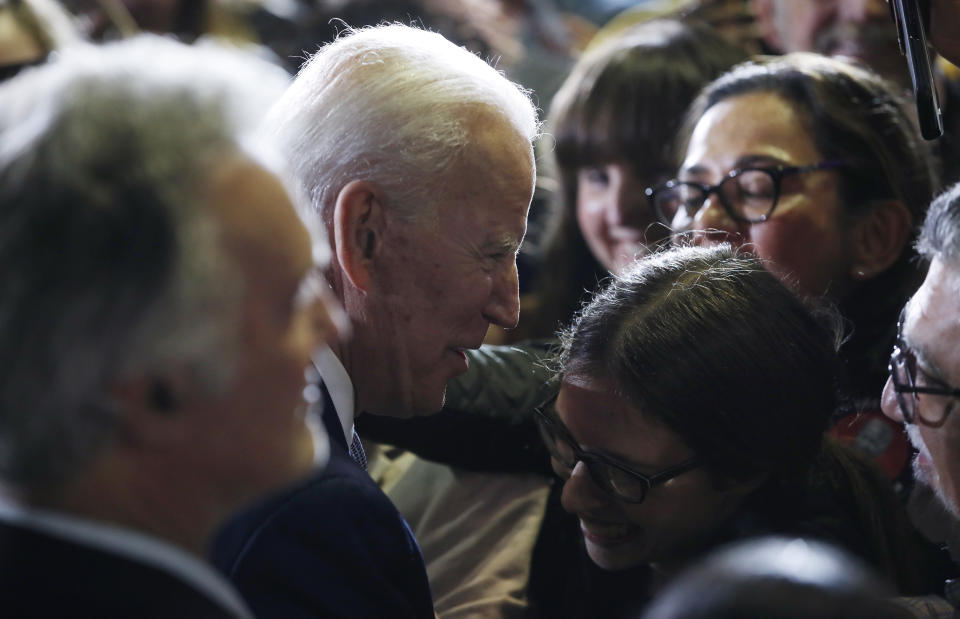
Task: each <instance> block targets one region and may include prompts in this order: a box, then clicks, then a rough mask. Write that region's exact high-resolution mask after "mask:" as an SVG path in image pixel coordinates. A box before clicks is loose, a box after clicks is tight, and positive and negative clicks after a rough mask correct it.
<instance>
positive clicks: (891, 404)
mask: <svg viewBox="0 0 960 619" xmlns="http://www.w3.org/2000/svg"><path fill="white" fill-rule="evenodd" d="M880 409H881V410H882V411H883V414H884V415H886V416H887V417H889V418H890V419H893V420H894V421H896V422H898V423H904V419H903V411H902V410H900V402H898V401H897V394H896V392H895V391H894V390H893V379H892V378H890V377H887V382H886V384H884V386H883V394H882V395H881V396H880Z"/></svg>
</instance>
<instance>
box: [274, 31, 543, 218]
mask: <svg viewBox="0 0 960 619" xmlns="http://www.w3.org/2000/svg"><path fill="white" fill-rule="evenodd" d="M491 113H492V114H493V115H494V117H500V118H503V119H504V120H505V121H506V122H509V123H510V125H511V126H512V127H514V128H515V129H516V130H517V132H518V133H519V134H520V135H523V136H524V137H526V138H528V139H530V140H533V139H534V138H535V137H536V136H537V133H538V131H539V124H538V121H537V113H536V110H535V108H534V107H533V104H532V103H531V102H530V98H529V96H528V94H527V92H526V91H524V89H523V88H521V87H520V86H518V85H516V84H513V83H511V82H510V81H508V80H507V79H506V78H505V77H504V76H503V75H502V74H501V73H499V72H498V71H496V70H495V69H494V68H492V67H491V66H490V65H488V64H487V63H485V62H484V61H483V60H482V59H481V58H479V57H478V56H476V55H474V54H472V53H471V52H469V51H467V50H466V49H464V48H462V47H457V46H456V45H454V44H453V43H451V42H450V41H448V40H446V39H444V38H443V37H442V36H441V35H439V34H436V33H433V32H427V31H423V30H419V29H416V28H411V27H408V26H403V25H400V24H393V25H384V26H375V27H369V28H363V29H359V30H352V29H349V30H347V31H346V32H345V33H344V34H343V35H342V36H340V37H339V38H338V39H337V40H336V41H334V42H332V43H330V44H328V45H326V46H324V47H323V48H321V49H320V51H319V52H318V53H317V54H315V55H314V56H313V57H312V58H311V59H310V61H309V62H307V64H306V65H304V67H303V68H302V69H301V70H300V73H299V74H298V75H297V79H296V80H295V81H294V83H293V85H292V86H291V87H290V89H288V90H287V92H286V94H285V95H284V96H283V98H282V99H281V100H280V102H279V103H278V104H277V105H276V107H275V108H274V109H273V110H272V111H271V114H270V117H269V118H268V121H267V124H266V126H267V127H268V128H269V130H271V131H273V132H275V135H276V137H277V138H278V143H279V144H280V145H281V147H282V148H284V150H285V154H286V155H287V156H288V157H289V158H290V160H291V161H292V165H293V166H294V173H295V174H296V176H297V178H298V179H299V180H300V182H301V183H302V184H303V188H304V190H305V192H306V194H307V195H308V196H309V198H310V201H311V204H312V206H313V209H314V210H315V211H316V212H318V213H322V214H324V216H325V218H326V217H329V209H330V207H331V206H332V204H333V201H334V200H335V199H336V196H337V195H338V194H339V192H340V190H341V189H342V188H343V187H344V186H345V185H346V184H347V183H349V182H350V181H351V180H356V179H365V180H371V181H374V182H377V183H379V184H381V185H382V186H383V187H384V189H385V191H386V192H387V194H388V195H389V196H390V197H391V199H392V201H393V202H395V203H396V204H394V205H393V206H392V208H394V212H395V213H396V214H397V215H399V216H401V217H404V218H407V219H414V218H416V216H417V215H419V214H420V212H422V211H423V209H424V206H422V205H423V204H434V203H435V202H436V200H435V197H434V196H435V194H436V189H437V180H436V179H437V178H438V177H439V176H440V175H441V174H442V173H443V172H444V170H446V169H447V167H448V166H449V165H450V163H451V162H452V161H453V160H454V159H455V158H456V155H457V154H458V152H460V150H461V149H462V148H463V147H464V146H465V145H466V144H468V143H469V142H470V138H471V135H470V128H471V123H474V122H476V120H477V119H478V118H483V117H484V115H485V114H491ZM430 198H434V199H430Z"/></svg>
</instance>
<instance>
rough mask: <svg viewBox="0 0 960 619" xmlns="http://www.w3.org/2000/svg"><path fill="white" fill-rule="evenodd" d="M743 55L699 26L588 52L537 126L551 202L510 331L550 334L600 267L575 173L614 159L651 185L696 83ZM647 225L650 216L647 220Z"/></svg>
mask: <svg viewBox="0 0 960 619" xmlns="http://www.w3.org/2000/svg"><path fill="white" fill-rule="evenodd" d="M746 57H747V56H746V52H745V51H743V50H742V49H740V48H738V47H735V46H733V45H731V44H730V43H728V42H726V41H725V40H724V39H722V38H721V37H720V35H719V34H717V33H716V32H714V31H713V30H712V29H711V28H709V27H708V26H705V25H701V24H696V23H686V22H680V21H671V20H657V21H651V22H647V23H643V24H639V25H637V26H633V27H630V28H628V29H626V30H623V31H620V32H617V33H615V34H612V35H610V38H609V39H606V40H604V41H601V42H599V43H598V44H597V45H596V46H595V47H594V48H592V49H590V50H588V51H587V52H586V53H585V54H584V56H583V57H582V58H581V59H580V61H579V62H578V63H577V65H576V66H575V67H574V69H573V71H572V72H571V74H570V76H569V77H568V78H567V80H566V81H565V82H564V84H563V86H561V88H560V90H559V91H558V92H557V94H556V95H555V96H554V99H553V103H552V105H551V109H550V115H549V119H548V121H547V125H548V132H550V133H552V134H553V136H554V139H555V142H556V143H555V156H556V164H557V174H558V176H559V180H560V183H559V187H558V203H557V204H556V205H555V212H554V213H553V215H552V221H551V222H550V225H549V229H548V231H547V237H546V240H545V242H544V250H543V253H542V266H541V269H540V272H539V274H538V276H537V277H538V279H537V285H536V289H535V293H534V294H535V296H536V297H537V298H536V306H535V307H531V308H529V310H528V308H524V316H523V318H522V319H521V330H520V333H522V335H523V336H524V337H552V336H553V334H554V333H556V331H557V329H558V328H559V327H560V325H561V324H563V323H565V322H566V321H567V320H569V318H570V316H572V315H573V313H574V311H575V310H576V309H577V307H579V305H580V303H581V301H582V300H583V299H584V298H585V297H586V295H585V292H587V291H593V290H594V289H596V287H597V283H598V281H599V280H601V279H602V278H604V277H605V276H606V275H607V270H606V269H605V268H604V267H603V266H602V265H601V264H600V263H599V262H598V261H597V260H596V259H595V258H594V256H593V255H592V254H591V252H590V250H589V248H588V247H587V245H586V243H585V242H584V238H583V235H582V234H581V232H580V229H579V227H578V225H577V217H576V208H577V171H578V168H582V167H587V166H592V165H597V164H601V163H604V162H608V161H612V160H623V161H627V162H629V163H630V164H631V165H633V166H634V167H635V169H636V171H637V174H638V176H639V177H640V178H645V179H649V182H650V183H651V184H652V183H655V182H657V180H658V179H662V178H664V177H669V176H672V175H673V173H674V172H675V169H676V160H675V156H674V150H673V144H674V142H675V138H676V134H677V131H678V129H679V127H680V125H681V122H682V120H683V113H684V111H685V110H686V108H687V106H689V104H690V102H691V101H693V99H694V97H695V96H696V95H697V93H698V92H699V91H700V89H701V88H703V86H705V85H706V84H707V83H709V82H710V80H712V79H714V78H716V77H717V76H718V75H720V74H721V73H723V72H724V71H726V70H727V69H729V68H730V67H732V66H733V65H735V64H736V63H738V62H741V61H743V60H745V59H746ZM651 218H652V217H651Z"/></svg>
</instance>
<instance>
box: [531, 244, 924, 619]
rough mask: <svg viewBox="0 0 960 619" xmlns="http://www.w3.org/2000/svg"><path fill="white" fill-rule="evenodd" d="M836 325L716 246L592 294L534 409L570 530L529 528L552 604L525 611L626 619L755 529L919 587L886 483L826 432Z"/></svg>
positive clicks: (650, 262)
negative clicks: (689, 569)
mask: <svg viewBox="0 0 960 619" xmlns="http://www.w3.org/2000/svg"><path fill="white" fill-rule="evenodd" d="M834 318H835V316H834ZM832 324H833V323H831V321H830V320H825V321H824V320H820V319H815V318H814V317H813V316H812V315H811V313H810V311H809V310H808V309H807V307H806V306H805V304H804V303H803V302H802V301H801V300H800V299H799V298H797V297H796V296H795V295H794V293H792V292H791V291H790V290H788V289H787V288H786V287H785V286H783V285H782V284H781V283H780V282H779V281H778V279H777V278H776V277H775V276H774V275H772V274H771V273H769V272H768V271H766V270H765V269H764V268H763V265H762V263H761V262H759V261H757V260H756V259H755V258H752V257H750V256H749V255H748V254H746V253H739V254H738V253H737V252H735V251H733V250H731V249H730V248H729V246H719V247H714V248H697V247H686V248H676V249H673V250H670V251H666V252H661V253H658V254H655V255H653V256H649V257H647V258H644V259H643V260H641V261H639V262H638V263H637V264H636V265H634V266H633V267H631V268H630V269H628V270H627V271H626V272H625V273H623V274H621V276H620V277H618V278H616V279H614V280H613V281H611V282H610V283H609V285H608V286H607V287H605V288H603V289H602V290H601V291H600V292H599V293H598V294H597V295H596V297H595V298H594V299H593V300H592V301H591V302H590V303H589V304H588V305H587V306H585V307H584V309H583V310H582V311H581V312H580V314H579V315H578V316H577V317H576V318H575V319H574V321H573V323H572V325H571V326H570V327H569V328H568V329H567V331H566V332H565V333H564V334H563V337H562V348H561V352H560V356H559V370H560V373H561V374H560V376H561V380H560V383H559V384H560V388H559V394H558V395H557V396H556V398H555V399H552V400H550V401H548V402H546V403H545V404H544V405H543V406H542V407H541V408H540V409H539V410H538V411H537V412H536V420H537V425H538V428H539V430H540V435H541V439H542V441H543V443H544V444H545V446H546V448H547V451H548V452H549V453H550V455H551V460H552V465H553V470H554V472H555V473H556V474H557V475H558V476H559V477H560V479H561V480H562V482H563V486H562V490H561V492H560V501H561V503H562V505H563V507H564V508H565V509H566V511H568V512H569V513H571V514H572V515H573V516H574V518H575V524H571V526H572V527H575V528H576V529H579V531H580V535H579V536H577V537H576V538H571V537H570V531H569V530H564V529H563V527H558V526H556V522H554V524H553V526H545V528H544V531H542V532H541V539H540V540H539V541H538V549H537V551H536V552H535V554H534V568H535V570H534V572H535V577H536V578H535V580H536V581H542V582H551V583H552V584H553V590H554V591H555V592H556V599H549V600H546V601H544V600H542V599H541V600H538V602H539V604H540V605H541V606H540V607H537V608H536V609H535V610H536V611H537V612H534V613H532V616H535V617H554V616H557V617H559V616H562V617H570V618H579V617H601V616H602V617H620V616H628V614H627V611H628V609H629V610H632V611H635V610H636V609H638V608H640V607H642V605H643V604H644V603H645V601H646V600H647V598H648V596H650V595H652V594H653V593H654V592H655V591H656V590H657V588H658V587H659V586H660V585H661V584H662V583H663V582H666V581H668V580H669V579H670V578H671V577H672V575H673V574H674V573H676V572H677V571H678V570H680V569H681V568H683V567H684V566H686V565H688V564H689V563H691V562H692V561H694V560H696V559H697V558H698V557H700V556H702V555H703V554H704V553H706V552H708V551H709V550H711V549H712V548H714V547H715V546H717V545H718V544H721V543H724V542H727V541H731V540H734V539H741V538H744V537H751V536H754V535H761V534H786V535H796V536H801V537H811V538H821V539H827V540H828V541H830V542H832V543H837V544H840V545H843V546H844V547H846V549H847V550H850V551H852V552H854V553H856V554H858V555H859V556H861V557H862V558H864V559H866V560H867V561H869V562H870V563H872V564H873V565H874V566H875V567H876V568H878V569H880V570H881V571H882V572H883V573H884V574H885V575H887V576H888V577H889V578H890V579H891V580H892V581H894V582H895V583H896V584H897V585H898V586H899V587H900V589H901V591H911V590H917V587H919V586H920V585H919V584H918V583H919V578H920V575H919V574H918V573H917V572H915V571H913V570H915V569H916V562H915V561H914V560H913V557H912V552H913V548H912V545H911V542H910V541H909V539H908V533H907V532H908V531H909V525H908V524H907V523H906V519H905V515H904V513H903V510H902V508H901V507H900V505H899V503H898V500H897V498H896V496H895V495H894V493H893V490H892V487H891V486H890V485H889V483H888V482H886V480H885V479H883V477H882V475H881V474H880V472H879V471H878V470H876V469H874V468H873V467H871V466H870V465H869V464H868V463H867V462H866V461H864V460H863V459H861V458H860V457H858V456H857V455H855V454H854V453H853V451H852V450H850V449H849V448H848V447H846V446H844V445H842V444H840V443H838V442H835V441H833V440H832V439H828V438H827V437H826V436H825V432H826V429H827V427H828V426H829V423H830V418H831V414H832V412H833V410H834V409H835V408H836V406H837V404H838V395H837V391H836V381H837V376H838V373H839V371H840V369H839V364H840V362H839V359H838V358H837V355H836V351H835V346H834V342H835V339H834V334H833V331H832V327H831V326H830V325H832ZM548 515H549V510H548ZM564 531H565V532H564ZM578 546H579V548H578ZM578 553H580V554H579V555H578ZM578 556H580V557H583V558H584V560H585V561H584V562H581V563H577V562H576V561H575V558H576V557H578ZM587 558H588V559H587ZM544 566H547V567H544ZM532 578H534V577H532ZM531 584H532V585H534V584H536V583H535V582H534V581H532V583H531Z"/></svg>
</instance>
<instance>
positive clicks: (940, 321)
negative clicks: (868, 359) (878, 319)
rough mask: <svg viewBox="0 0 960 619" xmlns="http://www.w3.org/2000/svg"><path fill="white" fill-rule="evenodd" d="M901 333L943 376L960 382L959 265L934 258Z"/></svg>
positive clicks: (909, 307) (954, 381) (914, 297)
mask: <svg viewBox="0 0 960 619" xmlns="http://www.w3.org/2000/svg"><path fill="white" fill-rule="evenodd" d="M903 336H904V339H905V340H906V341H907V343H908V344H909V345H910V346H911V347H913V348H915V349H917V350H918V351H919V352H920V354H921V355H923V356H926V357H928V359H927V360H928V361H929V362H931V363H935V364H936V366H937V368H938V369H939V370H940V371H941V372H943V373H944V374H945V375H944V376H943V378H944V379H945V380H950V381H952V384H960V265H957V264H955V263H950V262H945V261H942V260H940V259H934V260H933V262H932V263H931V264H930V269H929V271H928V272H927V277H926V279H924V281H923V284H922V285H921V286H920V288H919V289H918V290H917V292H916V294H915V295H914V296H913V298H912V299H911V300H910V303H909V305H908V307H907V311H906V315H905V321H904V325H903Z"/></svg>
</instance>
